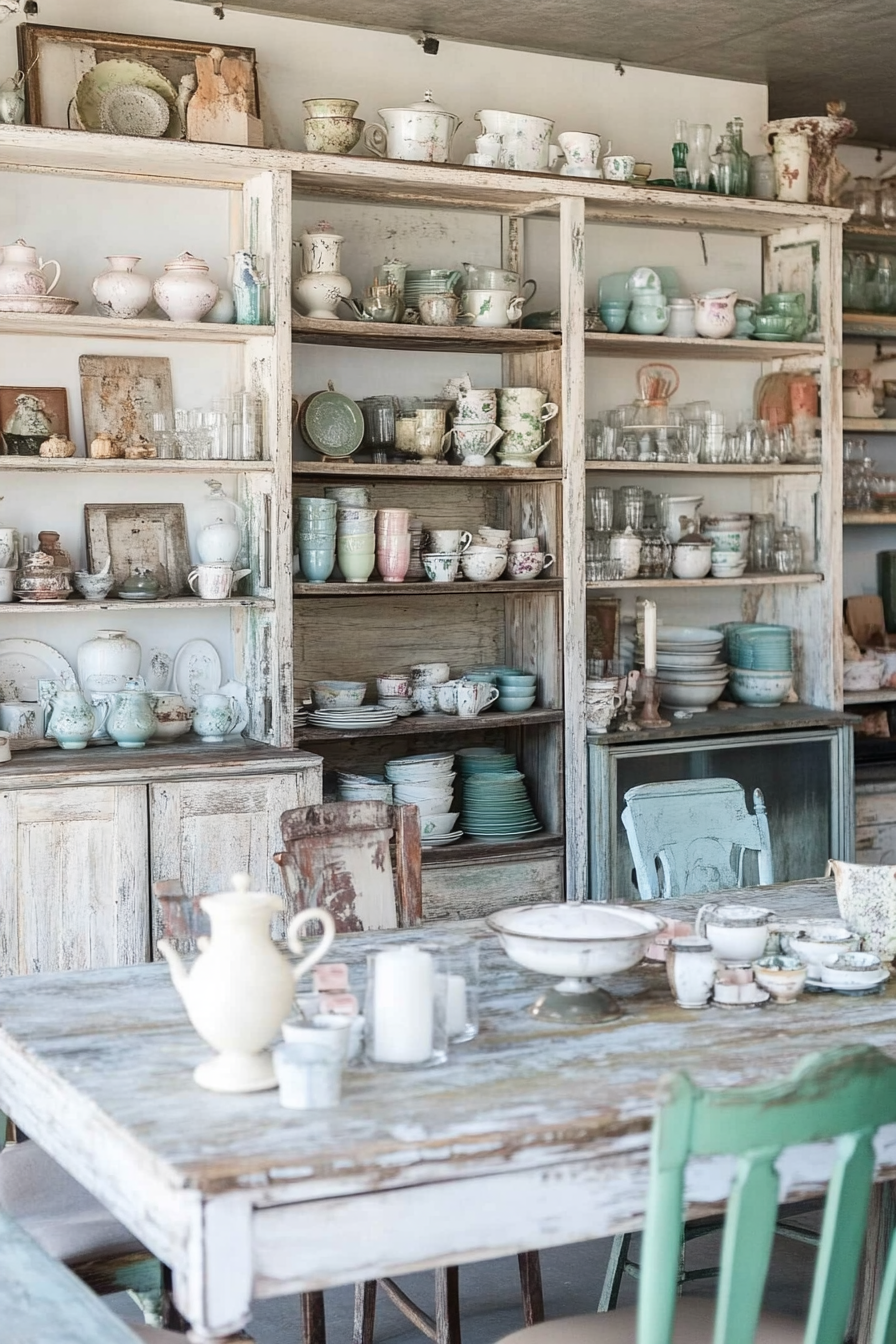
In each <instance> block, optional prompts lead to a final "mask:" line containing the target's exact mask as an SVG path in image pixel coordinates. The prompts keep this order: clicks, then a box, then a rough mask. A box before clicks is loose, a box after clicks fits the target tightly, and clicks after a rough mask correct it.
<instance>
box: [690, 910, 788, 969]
mask: <svg viewBox="0 0 896 1344" xmlns="http://www.w3.org/2000/svg"><path fill="white" fill-rule="evenodd" d="M774 918H775V916H774V913H773V912H772V911H771V910H767V909H766V908H765V907H764V906H761V905H716V904H712V903H711V904H709V905H703V906H701V907H700V911H699V913H698V915H697V922H696V924H695V926H694V932H695V933H696V934H697V936H698V937H699V938H708V939H709V941H710V942H711V943H712V950H713V952H715V954H716V956H717V957H718V958H719V960H720V961H735V962H746V961H755V960H756V959H757V957H761V956H762V955H763V953H764V952H765V945H766V942H767V941H768V933H769V929H768V926H769V921H770V920H773V919H774Z"/></svg>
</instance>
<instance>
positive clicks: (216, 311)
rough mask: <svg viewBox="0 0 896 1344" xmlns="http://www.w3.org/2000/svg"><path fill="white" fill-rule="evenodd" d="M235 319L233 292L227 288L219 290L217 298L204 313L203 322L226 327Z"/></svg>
mask: <svg viewBox="0 0 896 1344" xmlns="http://www.w3.org/2000/svg"><path fill="white" fill-rule="evenodd" d="M235 318H236V303H235V302H234V298H233V291H232V290H230V289H227V288H219V289H218V297H217V298H216V299H215V301H214V303H213V304H212V306H211V308H209V310H208V312H207V313H206V315H205V321H206V322H214V323H217V324H218V325H220V326H228V325H230V324H231V323H232V322H233V321H234V320H235Z"/></svg>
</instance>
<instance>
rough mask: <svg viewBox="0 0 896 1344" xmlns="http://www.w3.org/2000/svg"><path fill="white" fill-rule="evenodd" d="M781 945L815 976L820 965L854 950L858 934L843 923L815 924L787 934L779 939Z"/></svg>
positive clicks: (824, 964) (857, 941)
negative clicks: (810, 927)
mask: <svg viewBox="0 0 896 1344" xmlns="http://www.w3.org/2000/svg"><path fill="white" fill-rule="evenodd" d="M781 943H782V947H784V944H786V947H784V950H785V952H787V953H788V954H790V955H792V956H794V957H799V959H800V961H802V962H804V963H805V965H806V966H808V967H809V974H810V975H811V976H813V977H817V976H819V975H820V973H821V967H823V966H829V965H830V964H831V962H832V961H836V960H837V958H838V957H839V956H841V955H842V954H843V953H844V952H855V951H856V950H857V948H858V946H859V935H858V934H857V933H853V932H852V930H851V929H848V928H846V926H845V925H837V924H833V925H829V926H828V927H821V926H820V925H816V926H815V927H813V928H812V929H811V930H809V931H807V932H805V933H798V934H795V935H794V934H788V935H786V936H784V937H782V939H781Z"/></svg>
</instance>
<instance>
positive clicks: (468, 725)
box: [294, 707, 563, 747]
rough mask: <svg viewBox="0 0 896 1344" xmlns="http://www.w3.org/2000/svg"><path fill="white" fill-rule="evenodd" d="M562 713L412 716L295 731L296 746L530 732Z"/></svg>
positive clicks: (557, 720) (491, 711) (559, 720)
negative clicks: (377, 723)
mask: <svg viewBox="0 0 896 1344" xmlns="http://www.w3.org/2000/svg"><path fill="white" fill-rule="evenodd" d="M562 722H563V710H562V709H527V710H525V711H524V712H523V713H521V714H503V713H502V712H501V711H500V710H498V709H495V708H494V707H491V708H490V709H488V710H486V711H484V712H483V713H482V714H479V715H477V716H476V718H474V719H462V718H460V717H459V716H458V715H457V714H412V715H411V716H410V718H407V719H396V721H395V723H389V724H386V725H385V726H384V727H378V728H361V729H358V728H346V729H340V728H314V727H313V726H312V725H311V724H309V725H308V726H307V727H306V728H296V730H295V738H294V741H295V745H296V746H297V747H298V746H300V745H301V744H303V743H305V742H321V743H323V742H363V741H364V739H365V738H368V737H422V736H425V735H426V734H428V733H456V732H462V733H463V732H472V731H476V732H480V733H481V732H483V731H484V730H485V729H496V730H498V731H500V730H501V729H502V728H531V727H534V726H535V725H536V724H543V723H562Z"/></svg>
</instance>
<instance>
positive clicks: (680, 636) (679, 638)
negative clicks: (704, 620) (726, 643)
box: [656, 625, 724, 650]
mask: <svg viewBox="0 0 896 1344" xmlns="http://www.w3.org/2000/svg"><path fill="white" fill-rule="evenodd" d="M723 639H724V636H723V634H722V632H721V631H720V630H713V629H712V627H710V626H705V625H661V626H660V627H659V629H658V630H657V632H656V642H657V647H660V646H663V647H666V648H674V649H679V650H683V649H686V648H689V647H690V645H692V644H698V645H699V644H702V645H704V646H706V647H710V646H712V647H715V646H718V648H721V647H722V640H723Z"/></svg>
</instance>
